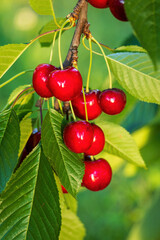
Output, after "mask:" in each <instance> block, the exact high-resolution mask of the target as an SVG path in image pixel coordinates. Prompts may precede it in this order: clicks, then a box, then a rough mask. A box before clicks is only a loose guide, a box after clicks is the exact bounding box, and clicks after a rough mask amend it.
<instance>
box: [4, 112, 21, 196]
mask: <svg viewBox="0 0 160 240" xmlns="http://www.w3.org/2000/svg"><path fill="white" fill-rule="evenodd" d="M19 141H20V129H19V121H18V118H17V116H16V114H15V112H14V110H7V111H3V112H2V113H0V192H2V191H3V190H4V188H5V186H6V183H7V182H8V180H9V179H10V177H11V175H12V173H13V171H14V169H15V167H16V165H17V161H18V150H19Z"/></svg>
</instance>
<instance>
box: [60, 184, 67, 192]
mask: <svg viewBox="0 0 160 240" xmlns="http://www.w3.org/2000/svg"><path fill="white" fill-rule="evenodd" d="M61 188H62V192H63V193H68V192H67V190H66V189H65V187H63V185H61Z"/></svg>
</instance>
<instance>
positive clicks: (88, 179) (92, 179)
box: [82, 158, 112, 191]
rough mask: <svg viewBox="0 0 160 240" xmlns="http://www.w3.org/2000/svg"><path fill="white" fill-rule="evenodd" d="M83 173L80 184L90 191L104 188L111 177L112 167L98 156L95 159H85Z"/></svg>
mask: <svg viewBox="0 0 160 240" xmlns="http://www.w3.org/2000/svg"><path fill="white" fill-rule="evenodd" d="M84 163H85V174H84V177H83V180H82V186H85V187H86V188H87V189H89V190H91V191H99V190H103V189H104V188H106V187H107V186H108V185H109V183H110V181H111V178H112V169H111V167H110V165H109V163H108V162H107V161H106V160H105V159H103V158H100V159H98V160H95V161H91V162H90V161H85V162H84Z"/></svg>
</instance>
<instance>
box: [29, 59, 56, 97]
mask: <svg viewBox="0 0 160 240" xmlns="http://www.w3.org/2000/svg"><path fill="white" fill-rule="evenodd" d="M55 69H57V68H56V67H54V66H52V65H50V64H45V63H44V64H40V65H38V66H37V67H36V69H35V70H34V73H33V79H32V82H33V88H34V90H35V91H36V93H37V94H38V95H39V96H41V97H44V98H49V97H52V96H53V94H52V92H51V91H50V90H49V88H48V87H47V81H48V78H49V74H50V73H51V72H52V71H54V70H55Z"/></svg>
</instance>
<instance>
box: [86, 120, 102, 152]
mask: <svg viewBox="0 0 160 240" xmlns="http://www.w3.org/2000/svg"><path fill="white" fill-rule="evenodd" d="M91 125H92V128H93V142H92V145H91V146H90V148H89V149H87V151H85V154H86V155H92V156H93V155H97V154H98V153H100V152H101V151H102V150H103V148H104V144H105V136H104V133H103V131H102V129H101V128H100V127H99V126H97V125H96V124H93V123H92V124H91Z"/></svg>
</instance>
